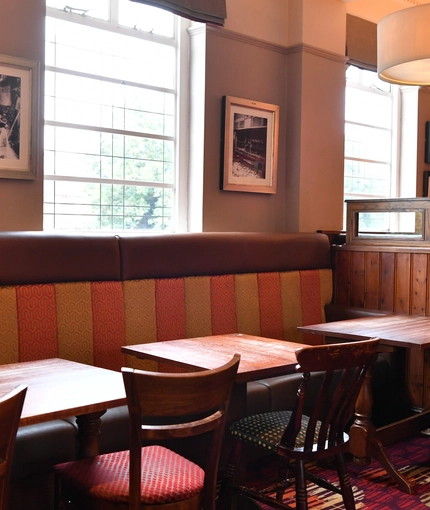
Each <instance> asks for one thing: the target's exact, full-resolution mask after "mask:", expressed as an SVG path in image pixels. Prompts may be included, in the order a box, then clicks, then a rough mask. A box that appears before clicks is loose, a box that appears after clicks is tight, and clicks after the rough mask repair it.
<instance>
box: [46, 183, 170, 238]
mask: <svg viewBox="0 0 430 510" xmlns="http://www.w3.org/2000/svg"><path fill="white" fill-rule="evenodd" d="M48 183H49V185H48V186H46V188H45V202H46V204H47V205H48V207H47V208H46V209H45V215H46V216H47V220H46V221H47V224H50V225H51V228H57V229H67V230H106V229H107V230H111V229H117V230H124V229H133V230H154V229H155V230H167V229H171V227H172V210H173V207H172V204H173V196H172V190H166V189H158V188H151V187H146V186H145V187H140V186H125V185H112V184H103V183H99V184H96V183H80V182H61V181H57V182H55V183H54V182H52V181H48ZM54 211H55V218H53V214H54Z"/></svg>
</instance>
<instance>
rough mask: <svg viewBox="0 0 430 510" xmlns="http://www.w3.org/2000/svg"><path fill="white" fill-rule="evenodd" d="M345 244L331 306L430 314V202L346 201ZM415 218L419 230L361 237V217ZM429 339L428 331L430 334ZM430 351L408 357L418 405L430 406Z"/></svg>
mask: <svg viewBox="0 0 430 510" xmlns="http://www.w3.org/2000/svg"><path fill="white" fill-rule="evenodd" d="M347 206H348V221H347V224H348V229H349V232H347V235H346V244H343V245H339V246H336V245H333V246H332V257H333V267H334V271H333V303H334V304H335V305H340V306H346V307H358V308H363V309H369V310H380V311H384V312H391V313H396V314H413V315H428V316H430V277H429V276H430V239H429V237H430V236H429V225H430V201H429V200H428V199H403V200H391V199H390V200H388V199H387V200H375V201H351V202H348V204H347ZM383 211H389V212H395V213H398V212H399V211H401V212H408V213H412V212H413V213H414V214H416V218H417V219H416V221H415V223H416V228H415V229H412V232H408V233H407V234H405V235H403V234H402V233H400V234H399V233H395V234H393V233H391V232H389V233H386V232H383V233H381V232H377V233H375V232H364V233H363V234H360V229H359V216H358V215H359V214H360V213H367V214H368V213H369V212H371V213H374V212H377V213H380V212H383ZM429 335H430V331H429ZM429 355H430V353H427V352H426V351H420V350H418V349H416V350H415V349H414V350H408V351H407V352H405V353H404V356H405V359H406V360H407V363H406V391H407V392H408V394H409V398H410V400H411V403H412V405H413V406H414V407H417V408H422V407H424V406H426V405H430V361H428V358H429Z"/></svg>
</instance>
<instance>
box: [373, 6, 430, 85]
mask: <svg viewBox="0 0 430 510" xmlns="http://www.w3.org/2000/svg"><path fill="white" fill-rule="evenodd" d="M377 33H378V35H377V53H378V56H377V59H378V60H377V62H378V75H379V77H380V78H381V80H384V81H388V82H390V83H397V84H399V85H430V4H424V5H419V6H417V7H409V8H407V9H402V10H400V11H397V12H394V13H392V14H389V15H388V16H386V17H385V18H383V19H381V21H379V23H378V32H377Z"/></svg>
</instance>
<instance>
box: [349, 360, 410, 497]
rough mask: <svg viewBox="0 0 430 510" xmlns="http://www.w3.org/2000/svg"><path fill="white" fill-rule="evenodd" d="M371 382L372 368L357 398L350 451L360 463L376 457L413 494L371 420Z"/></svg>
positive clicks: (365, 462) (400, 485) (351, 429)
mask: <svg viewBox="0 0 430 510" xmlns="http://www.w3.org/2000/svg"><path fill="white" fill-rule="evenodd" d="M371 382H372V375H371V369H369V370H368V371H367V374H366V377H365V380H364V383H363V387H362V389H361V392H360V395H359V397H358V399H357V405H356V411H355V421H354V423H353V425H352V426H351V428H350V431H349V435H350V451H351V453H352V455H353V456H354V462H356V463H357V464H360V465H367V464H369V463H370V460H371V459H372V458H373V459H376V460H377V461H378V462H379V463H380V464H381V465H382V467H383V468H384V469H385V470H386V471H387V473H388V474H389V475H390V476H391V477H392V478H393V480H395V481H396V482H397V484H398V485H399V487H400V488H401V490H402V491H403V492H406V494H412V493H413V489H412V486H411V485H410V484H409V482H408V481H407V480H406V479H405V478H404V477H403V476H402V475H401V474H400V473H399V472H398V471H397V469H396V468H395V466H394V464H393V463H392V462H391V460H390V458H389V457H388V455H387V453H386V451H385V448H384V445H383V444H382V442H381V441H380V440H379V439H378V438H377V435H378V431H377V429H376V428H375V427H374V425H373V424H372V420H371V417H372V405H373V396H372V386H371ZM388 427H389V426H388Z"/></svg>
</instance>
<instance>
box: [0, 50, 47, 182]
mask: <svg viewBox="0 0 430 510" xmlns="http://www.w3.org/2000/svg"><path fill="white" fill-rule="evenodd" d="M38 103H39V64H38V63H36V62H33V61H30V60H26V59H21V58H16V57H8V56H6V55H0V178H6V179H35V178H36V174H37V169H36V167H37V157H36V153H37V150H38V149H37V133H38V130H39V128H40V126H39V104H38Z"/></svg>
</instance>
